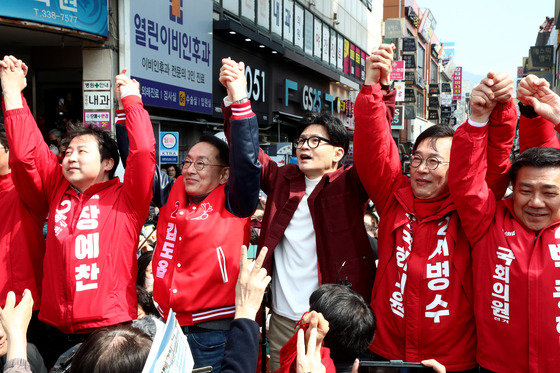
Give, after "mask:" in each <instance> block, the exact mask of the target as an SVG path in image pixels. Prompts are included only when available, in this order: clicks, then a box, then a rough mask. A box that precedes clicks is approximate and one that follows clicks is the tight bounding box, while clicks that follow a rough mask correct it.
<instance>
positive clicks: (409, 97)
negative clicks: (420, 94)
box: [404, 88, 416, 103]
mask: <svg viewBox="0 0 560 373" xmlns="http://www.w3.org/2000/svg"><path fill="white" fill-rule="evenodd" d="M404 102H408V103H410V102H416V93H414V89H412V88H406V89H405V90H404Z"/></svg>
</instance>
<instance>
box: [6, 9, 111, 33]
mask: <svg viewBox="0 0 560 373" xmlns="http://www.w3.org/2000/svg"><path fill="white" fill-rule="evenodd" d="M0 17H8V18H15V19H24V20H28V21H33V22H38V23H44V24H47V25H53V26H59V27H64V28H68V29H72V30H78V31H83V32H86V33H89V34H94V35H99V36H103V37H107V36H108V24H109V18H108V12H107V0H89V1H78V0H17V1H15V0H14V1H5V0H4V1H2V5H1V6H0Z"/></svg>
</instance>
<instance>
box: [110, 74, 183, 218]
mask: <svg viewBox="0 0 560 373" xmlns="http://www.w3.org/2000/svg"><path fill="white" fill-rule="evenodd" d="M124 71H126V69H125V70H123V73H124ZM115 97H116V98H117V101H118V102H119V108H118V109H117V120H116V122H115V130H116V134H117V146H118V147H119V154H120V157H121V162H122V165H123V167H124V168H125V169H126V161H127V158H128V153H129V148H130V141H129V140H128V133H127V131H126V113H125V111H124V106H123V104H122V99H121V93H120V88H119V87H118V86H117V85H115ZM174 183H175V179H174V178H172V177H170V176H168V175H167V174H166V173H165V172H162V171H161V169H160V168H159V167H156V168H155V171H154V182H153V186H152V192H153V196H152V202H153V203H154V204H155V205H156V206H157V207H162V206H163V205H165V204H166V203H167V198H168V197H169V193H170V192H171V187H172V186H173V184H174Z"/></svg>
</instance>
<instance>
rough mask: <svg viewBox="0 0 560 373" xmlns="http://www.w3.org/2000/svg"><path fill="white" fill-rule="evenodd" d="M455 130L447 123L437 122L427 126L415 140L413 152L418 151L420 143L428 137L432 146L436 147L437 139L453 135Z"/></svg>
mask: <svg viewBox="0 0 560 373" xmlns="http://www.w3.org/2000/svg"><path fill="white" fill-rule="evenodd" d="M454 134H455V131H454V130H453V128H451V127H449V126H448V125H446V124H436V125H434V126H431V127H428V128H426V129H425V130H424V131H422V133H421V134H420V135H419V136H418V137H417V138H416V141H415V142H414V146H413V147H412V154H414V153H415V152H416V149H417V148H418V145H420V143H421V142H422V141H424V140H426V139H428V140H429V141H430V146H431V147H432V148H433V149H434V150H437V149H436V141H437V140H438V139H440V138H443V137H453V135H454Z"/></svg>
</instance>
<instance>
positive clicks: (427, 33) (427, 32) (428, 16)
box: [418, 9, 437, 42]
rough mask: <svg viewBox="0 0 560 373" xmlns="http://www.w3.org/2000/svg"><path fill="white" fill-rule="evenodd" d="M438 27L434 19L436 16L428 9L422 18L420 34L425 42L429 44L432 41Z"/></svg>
mask: <svg viewBox="0 0 560 373" xmlns="http://www.w3.org/2000/svg"><path fill="white" fill-rule="evenodd" d="M436 25H437V22H436V19H435V18H434V15H433V14H432V12H431V11H430V9H426V10H425V11H424V14H423V16H422V23H421V24H420V29H419V32H418V34H419V35H420V36H422V38H423V39H424V40H425V41H427V42H429V41H430V40H431V39H432V35H434V31H435V29H436Z"/></svg>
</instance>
